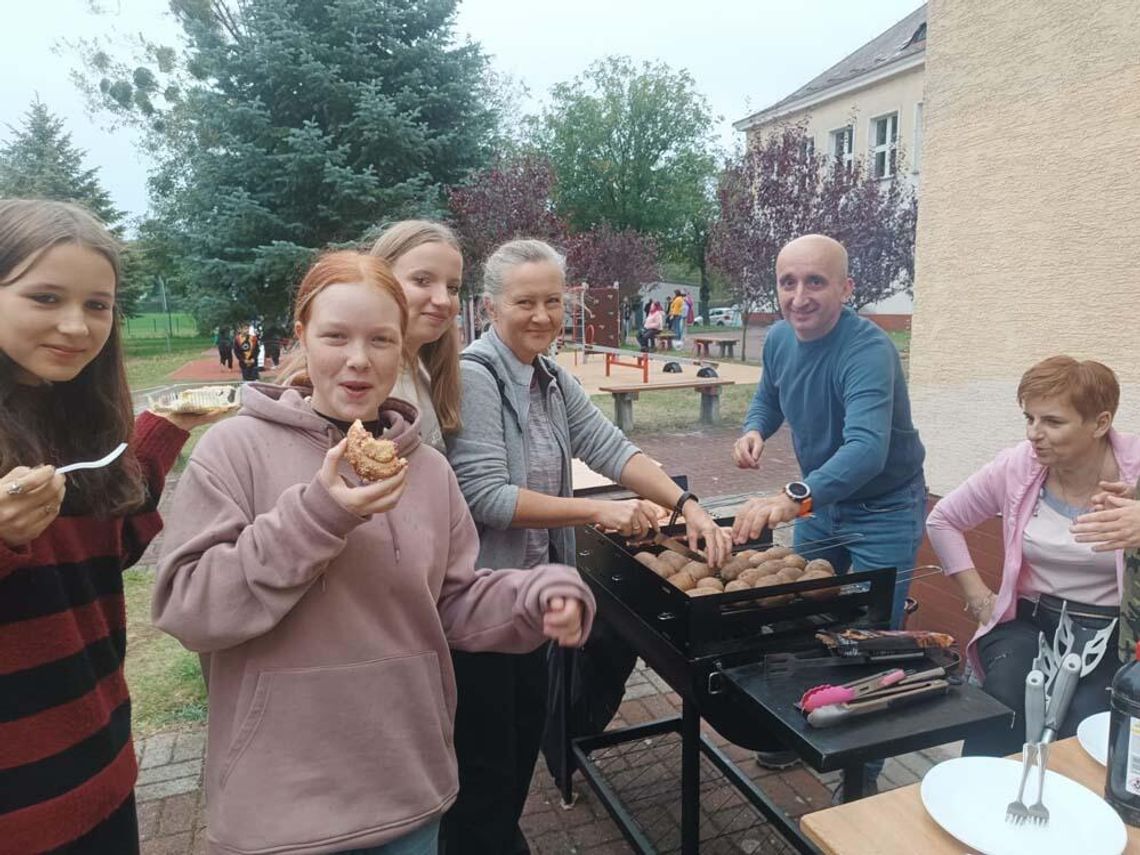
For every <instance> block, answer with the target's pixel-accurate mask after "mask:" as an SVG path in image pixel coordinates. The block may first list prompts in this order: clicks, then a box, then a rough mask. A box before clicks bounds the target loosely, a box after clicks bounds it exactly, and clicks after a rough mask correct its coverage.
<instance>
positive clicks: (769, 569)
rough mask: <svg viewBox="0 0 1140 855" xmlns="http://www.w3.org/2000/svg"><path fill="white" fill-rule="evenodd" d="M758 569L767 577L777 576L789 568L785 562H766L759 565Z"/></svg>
mask: <svg viewBox="0 0 1140 855" xmlns="http://www.w3.org/2000/svg"><path fill="white" fill-rule="evenodd" d="M756 569H757V570H759V571H760V572H761V573H763V574H764V575H765V576H775V575H776V574H777V573H779V572H780V571H781V570H786V569H787V566H786V565H785V564H784V562H783V561H765V562H764V563H763V564H758V565H757V566H756Z"/></svg>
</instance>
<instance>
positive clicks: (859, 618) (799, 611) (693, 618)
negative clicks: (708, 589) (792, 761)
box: [577, 518, 895, 749]
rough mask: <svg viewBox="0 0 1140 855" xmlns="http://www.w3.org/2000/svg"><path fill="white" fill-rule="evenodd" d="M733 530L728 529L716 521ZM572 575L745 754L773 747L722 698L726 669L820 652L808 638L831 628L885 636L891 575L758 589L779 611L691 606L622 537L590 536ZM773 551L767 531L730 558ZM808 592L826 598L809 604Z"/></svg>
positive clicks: (751, 600)
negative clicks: (881, 631) (783, 600)
mask: <svg viewBox="0 0 1140 855" xmlns="http://www.w3.org/2000/svg"><path fill="white" fill-rule="evenodd" d="M718 522H719V523H721V524H722V525H731V523H732V519H731V518H729V519H720V520H718ZM662 533H663V534H666V535H680V536H682V537H683V536H684V528H683V527H681V526H676V527H673V528H668V527H666V528H664V529H662ZM577 541H578V569H579V571H580V572H581V574H582V577H583V578H584V579H585V580H586V583H587V584H588V585H589V586H590V588H591V590H593V592H594V596H595V597H596V598H597V599H598V601H599V606H598V608H599V611H600V613H601V614H602V615H603V616H604V617H605V619H606V620H607V621H609V622H610V623H611V624H613V625H615V626H616V627H618V628H619V629H620V630H622V631H623V634H624V635H626V636H627V638H628V639H629V640H630V643H631V645H632V646H633V647H634V648H635V649H636V650H638V652H639V653H641V654H642V658H643V659H645V660H646V661H647V662H650V660H651V659H652V662H650V664H651V666H652V667H653V668H654V670H656V671H657V672H658V673H659V674H660V675H661V676H662V677H663V678H664V679H665V680H666V681H667V682H669V683H670V684H672V685H673V686H674V687H680V686H683V687H685V688H686V689H687V691H682V689H681V688H677V691H678V693H679V694H681V695H683V696H685V697H687V698H689V697H691V698H692V700H693V702H694V703H695V704H696V706H697V709H698V710H699V712H700V714H701V716H703V717H704V718H705V719H706V720H707V721H708V722H709V723H710V724H711V725H712V726H713V727H715V728H716V729H717V731H718V732H719V733H720V734H721V735H722V736H724V737H725V738H726V739H728V740H730V741H731V742H734V743H736V744H737V745H741V746H743V747H745V748H756V749H762V748H765V747H771V746H772V742H771V740H765V739H764V738H763V734H757V728H756V725H755V721H754V717H752V716H751V715H750V714H749V712H748V709H747V707H745V706H743V705H740V704H738V703H737V702H736V701H734V700H733V699H732V698H731V697H730V696H729V695H727V694H725V693H724V692H723V691H722V687H721V686H720V673H721V672H722V671H723V670H724V669H726V668H729V667H733V666H736V665H743V664H747V663H752V662H757V661H761V660H762V659H763V657H764V656H765V655H766V654H769V653H786V652H801V651H806V650H811V649H817V648H818V647H819V643H818V642H817V641H816V639H815V634H816V632H817V631H819V630H821V629H827V628H829V627H835V626H865V627H876V628H885V627H886V626H888V624H889V623H890V616H891V602H892V597H893V594H894V587H895V570H894V569H893V568H886V569H882V570H872V571H864V572H859V573H848V574H846V575H844V576H839V577H832V578H830V579H809V580H807V581H804V582H792V583H789V584H786V585H778V586H772V587H768V588H764V589H763V596H764V598H766V599H769V598H780V597H781V595H792V596H794V597H795V599H794V600H792V601H791V602H789V603H787V604H784V605H777V606H771V605H764V604H763V602H762V601H761V600H759V599H758V598H757V594H758V591H756V590H755V589H753V590H746V591H732V592H730V593H720V594H712V595H708V596H702V597H690V596H688V594H686V593H685V592H684V591H681V590H680V589H678V588H676V587H675V586H673V585H671V584H669V583H668V582H667V581H665V580H664V579H662V578H661V577H659V576H658V575H656V574H655V573H654V572H653V571H652V570H650V569H649V568H647V567H646V566H645V565H643V564H641V563H640V562H638V561H637V560H636V559H635V558H634V557H633V556H634V553H635V552H638V551H641V550H643V549H647V551H656V550H657V549H658V547H649V548H646V547H644V546H641V545H630V544H628V543H626V542H625V539H624V538H622V537H621V536H619V535H613V534H607V533H605V532H602V531H599V530H598V529H595V528H592V527H590V528H581V529H579V530H578V534H577ZM771 545H772V533H771V531H767V530H766V531H765V532H764V535H763V537H762V538H761V539H760V540H757V541H755V542H752V543H746V544H742V545H741V546H740V547H738V548H737V549H736V550H735V551H738V552H739V551H743V550H745V549H762V548H766V547H769V546H771ZM836 545H840V541H838V540H835V539H831V540H827V541H818V542H816V543H813V544H810V545H807V546H801V547H800V548H799V549H798V553H799V554H800V555H803V556H804V557H805V558H808V559H810V558H813V557H815V556H816V555H818V554H819V553H821V552H823V551H824V550H825V549H827V548H828V547H834V546H836ZM808 592H811V593H813V594H815V593H816V592H818V594H826V595H827V596H826V597H819V596H818V595H817V597H815V598H809V597H807V596H805V594H807V593H808Z"/></svg>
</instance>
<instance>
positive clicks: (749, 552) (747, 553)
mask: <svg viewBox="0 0 1140 855" xmlns="http://www.w3.org/2000/svg"><path fill="white" fill-rule="evenodd" d="M759 554H760V553H759V552H758V551H757V550H755V549H742V550H740V551H739V552H738V553H736V557H737V558H743V559H744V560H745V561H747V560H748V559H749V558H751V557H752V556H753V555H759Z"/></svg>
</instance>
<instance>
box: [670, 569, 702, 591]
mask: <svg viewBox="0 0 1140 855" xmlns="http://www.w3.org/2000/svg"><path fill="white" fill-rule="evenodd" d="M668 581H669V584H670V585H673V586H675V587H677V588H680V589H681V590H682V591H688V590H689V589H691V588H695V587H697V580H696V579H694V578H693V577H692V576H690V575H689V574H688V573H684V572H677V573H674V574H673V575H672V576H670V577H669V579H668Z"/></svg>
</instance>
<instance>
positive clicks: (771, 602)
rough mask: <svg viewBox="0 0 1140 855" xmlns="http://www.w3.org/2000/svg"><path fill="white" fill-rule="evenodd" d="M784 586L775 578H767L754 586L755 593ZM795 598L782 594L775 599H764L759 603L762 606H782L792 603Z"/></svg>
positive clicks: (759, 580)
mask: <svg viewBox="0 0 1140 855" xmlns="http://www.w3.org/2000/svg"><path fill="white" fill-rule="evenodd" d="M781 584H783V583H782V582H781V581H780V580H779V579H777V578H776V577H775V576H765V577H763V578H761V579H757V580H756V584H755V585H753V586H752V590H753V591H758V590H763V589H764V588H774V587H776V586H777V585H781ZM792 599H793V597H792V595H791V594H780V595H779V596H775V597H764V598H763V599H761V600H758V601H757V602H759V603H760V605H762V606H782V605H784V603H790V602H791V601H792Z"/></svg>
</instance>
